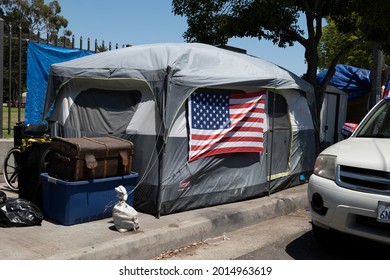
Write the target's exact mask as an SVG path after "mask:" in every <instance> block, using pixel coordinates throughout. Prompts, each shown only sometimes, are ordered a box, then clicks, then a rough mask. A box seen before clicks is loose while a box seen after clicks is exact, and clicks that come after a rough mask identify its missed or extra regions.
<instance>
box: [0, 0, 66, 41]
mask: <svg viewBox="0 0 390 280" xmlns="http://www.w3.org/2000/svg"><path fill="white" fill-rule="evenodd" d="M60 13H61V6H60V4H59V2H58V1H57V0H54V1H51V2H49V3H48V4H45V2H44V0H2V4H1V5H0V17H2V18H3V19H4V20H5V22H9V23H12V25H13V26H21V27H22V32H23V33H28V32H29V30H30V29H31V31H32V32H34V33H38V32H42V31H44V32H47V33H49V34H58V32H59V30H60V29H61V28H66V27H67V26H68V20H67V19H66V18H64V17H63V16H61V15H60ZM64 35H68V36H69V35H71V31H70V30H66V29H64Z"/></svg>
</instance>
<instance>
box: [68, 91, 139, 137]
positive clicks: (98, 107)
mask: <svg viewBox="0 0 390 280" xmlns="http://www.w3.org/2000/svg"><path fill="white" fill-rule="evenodd" d="M140 100H141V92H139V91H137V90H131V91H115V90H103V89H94V88H91V89H88V90H85V91H82V92H81V93H80V94H79V95H78V96H77V98H76V99H75V101H74V104H73V105H72V108H71V110H70V114H69V116H70V117H69V118H68V120H67V123H66V126H67V127H72V128H74V129H77V130H79V131H81V132H93V133H101V134H124V133H125V132H126V128H127V126H128V125H129V123H130V121H131V119H132V118H133V116H134V113H135V111H136V109H137V105H138V104H139V102H140Z"/></svg>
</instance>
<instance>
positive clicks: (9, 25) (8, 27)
mask: <svg viewBox="0 0 390 280" xmlns="http://www.w3.org/2000/svg"><path fill="white" fill-rule="evenodd" d="M60 13H61V6H60V5H59V3H58V1H56V0H55V1H52V2H49V3H48V4H45V3H44V0H1V4H0V18H3V19H4V22H5V30H4V32H5V35H6V37H5V40H4V42H3V43H4V53H5V54H11V64H10V63H9V59H8V55H6V56H5V59H4V61H5V62H4V70H5V72H6V73H8V75H6V76H5V79H4V85H5V89H4V92H5V93H9V89H10V88H11V89H12V92H11V93H10V95H11V96H8V99H9V101H10V102H12V103H15V101H16V100H18V93H19V92H21V91H24V90H25V88H24V86H23V85H25V84H26V83H25V81H26V68H27V67H26V61H25V59H23V60H22V61H21V64H22V65H21V69H22V73H21V75H22V78H21V84H19V82H18V80H19V79H18V73H19V72H18V71H17V70H16V69H18V66H19V60H20V59H21V57H20V56H19V51H18V49H19V43H18V39H17V38H18V35H19V32H20V33H21V36H22V42H23V44H22V46H21V49H22V56H24V54H26V52H27V45H26V43H25V42H26V39H28V38H29V37H30V34H31V35H32V39H33V40H36V39H38V36H40V34H41V32H46V33H47V34H49V35H50V38H51V40H54V39H55V38H56V36H57V34H58V32H59V31H60V30H61V29H64V35H70V34H71V31H70V30H66V29H65V28H66V27H67V25H68V21H67V20H66V19H65V18H64V17H63V16H61V15H60ZM30 31H31V33H30ZM9 35H11V36H9ZM67 41H68V40H67ZM10 45H11V50H10V49H9V46H10ZM9 74H10V75H9ZM17 89H18V90H17Z"/></svg>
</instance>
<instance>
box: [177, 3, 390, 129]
mask: <svg viewBox="0 0 390 280" xmlns="http://www.w3.org/2000/svg"><path fill="white" fill-rule="evenodd" d="M172 6H173V12H174V14H175V15H180V16H185V17H187V23H188V29H187V31H186V32H185V33H184V38H185V39H186V40H187V41H188V42H194V41H197V42H202V43H208V44H214V45H221V44H222V45H224V44H226V43H227V41H228V39H229V38H232V37H255V38H258V39H259V40H261V39H266V40H271V41H272V42H273V43H274V44H275V45H277V46H278V47H282V48H284V47H287V46H292V45H293V44H294V43H299V44H301V45H302V46H303V47H304V48H305V57H304V58H305V60H306V63H307V71H306V74H305V79H306V80H307V81H308V82H309V83H310V84H312V85H313V88H314V90H315V93H316V109H317V110H316V117H317V123H318V124H319V122H320V108H321V106H322V102H323V98H324V92H325V89H326V86H327V84H328V83H329V81H330V79H331V77H332V76H333V74H334V70H335V67H336V65H337V64H338V63H339V61H340V60H341V59H342V58H343V57H344V56H345V55H346V54H347V53H348V52H349V51H350V50H352V49H353V48H354V47H355V46H356V45H357V44H358V43H360V42H364V41H366V42H378V43H380V44H381V47H382V48H383V49H390V39H389V38H390V37H388V36H387V35H388V34H389V32H388V31H390V18H389V17H386V16H385V11H388V10H389V9H390V1H388V0H376V1H363V0H294V1H291V0H212V1H210V0H173V2H172ZM301 15H304V16H305V17H306V29H307V34H305V32H304V29H303V28H302V27H300V26H299V25H298V19H299V17H300V16H301ZM326 19H331V20H333V21H334V23H335V26H336V27H337V29H338V30H339V31H340V32H343V33H345V34H350V35H352V34H354V36H355V37H354V39H353V40H350V41H348V42H346V44H345V45H344V46H343V48H342V49H340V50H339V51H338V52H337V53H335V54H333V57H332V58H331V63H330V65H329V67H328V73H327V75H326V77H325V78H324V80H323V81H322V83H321V84H318V83H317V79H316V74H317V70H318V65H319V55H318V47H319V44H320V42H321V38H322V26H323V20H326Z"/></svg>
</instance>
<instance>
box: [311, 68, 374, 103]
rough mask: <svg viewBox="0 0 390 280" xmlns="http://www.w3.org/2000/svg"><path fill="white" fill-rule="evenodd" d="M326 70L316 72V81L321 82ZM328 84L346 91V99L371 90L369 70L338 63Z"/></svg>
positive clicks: (354, 97)
mask: <svg viewBox="0 0 390 280" xmlns="http://www.w3.org/2000/svg"><path fill="white" fill-rule="evenodd" d="M327 72H328V70H324V71H322V72H320V73H319V74H317V82H318V83H321V82H322V80H323V79H324V78H325V75H326V73H327ZM330 84H331V85H333V86H334V87H336V88H338V89H340V90H342V91H344V92H346V93H348V100H353V99H356V98H358V97H361V96H363V95H365V94H367V93H369V92H370V91H371V79H370V71H369V70H365V69H360V68H357V67H354V66H350V65H345V64H338V65H337V66H336V72H335V74H334V75H333V77H332V79H331V80H330Z"/></svg>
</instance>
